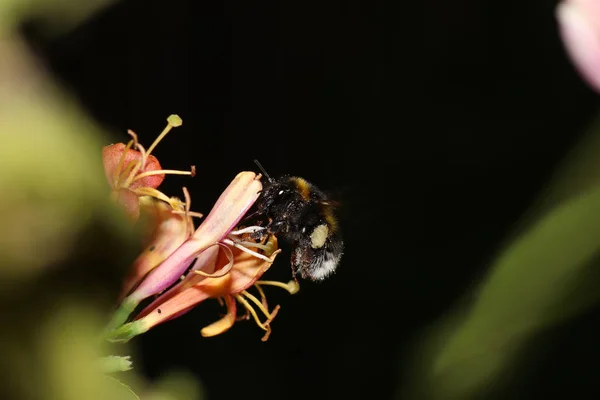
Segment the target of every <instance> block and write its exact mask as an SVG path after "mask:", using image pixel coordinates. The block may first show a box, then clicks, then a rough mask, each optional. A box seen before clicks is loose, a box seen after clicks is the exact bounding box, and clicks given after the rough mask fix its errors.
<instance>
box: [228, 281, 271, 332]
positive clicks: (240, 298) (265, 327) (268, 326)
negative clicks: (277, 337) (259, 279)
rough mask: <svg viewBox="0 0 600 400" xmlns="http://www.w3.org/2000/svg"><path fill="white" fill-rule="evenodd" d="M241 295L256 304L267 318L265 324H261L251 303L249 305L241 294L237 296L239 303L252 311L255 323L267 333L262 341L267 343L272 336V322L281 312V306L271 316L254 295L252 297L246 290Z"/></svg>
mask: <svg viewBox="0 0 600 400" xmlns="http://www.w3.org/2000/svg"><path fill="white" fill-rule="evenodd" d="M241 293H242V294H243V295H244V296H246V297H248V298H249V299H250V300H251V301H252V302H253V303H254V304H256V306H257V307H258V308H259V309H260V310H261V311H262V312H263V314H265V316H266V317H267V320H266V321H265V322H264V323H262V322H260V320H259V318H258V315H257V314H256V311H255V310H254V308H253V307H252V305H251V304H250V303H248V301H247V300H246V299H245V298H244V297H243V296H241V295H240V294H236V295H235V298H236V300H237V301H239V302H240V303H242V304H243V305H244V307H246V310H248V311H250V314H252V316H253V317H254V321H255V322H256V324H257V325H258V326H260V327H261V328H262V329H263V330H265V331H266V333H265V335H264V336H263V337H262V339H261V340H262V341H263V342H265V341H267V339H268V338H269V336H270V335H271V322H272V321H273V319H275V316H276V315H277V313H278V312H279V308H280V307H279V306H275V308H274V309H273V312H271V313H270V314H269V312H268V311H267V310H265V309H264V307H263V305H262V304H261V302H260V301H258V299H257V298H256V297H254V296H253V295H251V294H250V293H248V292H247V291H246V290H244V291H243V292H241Z"/></svg>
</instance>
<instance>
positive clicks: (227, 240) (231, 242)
mask: <svg viewBox="0 0 600 400" xmlns="http://www.w3.org/2000/svg"><path fill="white" fill-rule="evenodd" d="M222 243H224V244H228V245H230V246H233V247H235V248H236V249H240V250H241V251H243V252H244V253H248V254H250V255H253V256H254V257H256V258H259V259H261V260H263V261H267V262H269V263H272V262H273V260H271V259H270V258H269V257H267V256H263V255H262V254H259V253H257V252H255V251H252V250H250V249H248V248H246V247H244V246H242V245H239V244H237V243H235V242H234V241H232V240H231V239H223V241H222Z"/></svg>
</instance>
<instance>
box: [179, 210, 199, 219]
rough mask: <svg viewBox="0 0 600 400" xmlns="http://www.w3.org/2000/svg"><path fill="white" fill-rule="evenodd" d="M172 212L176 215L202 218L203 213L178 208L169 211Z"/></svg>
mask: <svg viewBox="0 0 600 400" xmlns="http://www.w3.org/2000/svg"><path fill="white" fill-rule="evenodd" d="M171 212H172V213H173V214H178V215H189V216H190V217H194V218H202V217H204V214H201V213H199V212H196V211H180V210H173V211H171Z"/></svg>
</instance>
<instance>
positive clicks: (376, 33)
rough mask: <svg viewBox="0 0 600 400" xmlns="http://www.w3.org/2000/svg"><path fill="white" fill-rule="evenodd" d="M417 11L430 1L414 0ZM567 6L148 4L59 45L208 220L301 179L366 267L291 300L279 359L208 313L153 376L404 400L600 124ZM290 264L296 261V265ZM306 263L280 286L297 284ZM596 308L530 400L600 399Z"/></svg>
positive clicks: (96, 100)
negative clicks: (271, 185)
mask: <svg viewBox="0 0 600 400" xmlns="http://www.w3.org/2000/svg"><path fill="white" fill-rule="evenodd" d="M412 3H415V2H412ZM554 6H555V3H554V2H552V1H522V0H512V1H504V2H492V1H474V0H457V1H452V2H448V1H443V0H426V1H422V2H417V4H406V5H401V4H400V3H399V2H383V1H381V0H373V1H358V0H350V1H311V0H309V1H303V2H274V1H265V2H247V1H233V0H225V1H224V2H219V1H218V2H214V1H199V2H194V1H189V0H188V1H186V0H171V1H168V2H165V1H154V0H126V1H121V2H120V3H118V4H117V5H116V6H114V7H111V8H109V9H107V10H105V12H102V13H101V14H99V15H97V16H96V17H94V18H92V19H91V20H90V21H88V22H87V23H86V24H84V25H82V26H81V27H79V28H77V29H76V30H74V31H72V32H70V33H68V34H66V35H64V36H62V37H60V38H53V39H48V38H44V37H42V36H41V35H36V33H35V24H34V25H33V26H32V27H30V28H28V29H29V30H28V32H29V36H30V37H31V39H32V43H33V44H34V46H35V47H36V49H37V51H38V53H39V54H40V55H41V57H43V58H44V59H45V60H46V61H47V63H48V65H49V66H50V68H51V69H52V70H53V72H54V73H55V74H56V75H57V77H58V78H59V79H60V80H61V81H62V83H64V84H66V85H67V86H68V87H69V88H70V89H71V90H72V91H73V93H74V94H75V95H76V96H77V97H78V98H79V99H80V100H81V102H82V103H83V104H84V105H85V106H86V107H87V109H88V111H89V112H90V113H91V114H92V115H94V117H95V118H96V119H97V120H98V121H99V122H100V123H101V124H103V125H104V126H105V127H107V128H109V129H111V130H112V132H114V133H115V136H114V137H113V138H111V139H110V140H111V141H124V140H125V139H126V136H125V132H126V129H128V128H131V129H133V130H134V131H136V132H137V133H138V134H139V136H140V139H141V141H142V143H144V144H146V145H149V144H150V143H151V142H152V141H153V140H154V138H155V136H156V135H157V134H158V133H159V132H160V130H161V129H162V128H163V126H164V124H165V119H166V117H167V116H168V115H169V114H171V113H177V114H179V115H180V116H181V117H182V118H183V121H184V125H183V127H181V128H178V129H176V130H175V131H173V132H172V133H171V134H170V135H169V136H168V137H167V138H166V139H165V140H164V141H163V142H162V143H161V145H160V146H159V147H158V148H157V150H156V152H155V154H156V155H157V156H158V157H159V159H160V160H161V164H162V165H163V166H164V167H166V168H173V169H187V168H188V166H189V165H190V164H195V165H196V167H197V171H198V175H197V176H196V177H195V178H193V179H191V180H190V179H189V178H183V177H170V178H168V179H167V180H166V182H165V184H164V186H163V191H165V192H166V193H168V194H170V195H178V194H180V193H181V192H180V188H181V186H183V185H185V186H187V187H188V188H189V189H190V192H191V194H192V200H193V203H192V204H193V209H194V210H196V211H200V212H204V213H206V212H208V210H210V207H211V204H212V203H213V202H214V200H215V199H216V198H217V197H218V195H219V193H220V192H221V191H222V189H224V188H225V186H226V185H227V184H228V183H229V181H230V180H231V179H232V178H233V177H234V176H235V174H237V173H238V172H239V171H242V170H256V168H255V165H254V164H253V161H252V160H253V159H255V158H257V159H259V160H260V161H261V162H262V164H263V165H264V166H265V168H266V169H267V171H268V172H269V173H270V174H271V175H273V176H279V175H283V174H294V175H300V176H303V177H305V178H307V179H308V180H310V181H312V182H314V183H315V184H317V185H318V186H319V187H321V188H322V189H324V190H326V191H329V192H330V193H331V194H332V196H333V197H335V198H336V199H338V200H339V201H341V202H342V204H343V205H342V207H341V209H340V210H339V217H340V220H341V225H342V229H343V232H344V236H345V240H346V254H345V257H344V259H343V262H342V264H341V266H340V268H339V273H338V274H337V275H336V276H335V277H334V278H332V279H330V280H328V281H326V282H325V283H323V284H312V283H308V282H306V283H303V285H302V289H301V292H300V293H299V294H298V295H295V296H289V295H286V294H285V293H281V292H279V291H278V289H275V288H273V289H271V290H270V291H269V293H270V296H269V298H270V300H271V302H273V303H275V302H276V303H279V304H281V305H282V309H281V311H280V313H279V315H278V316H277V318H276V320H275V321H274V323H273V330H274V331H273V334H272V335H271V338H270V339H269V341H268V342H267V343H262V342H261V341H260V337H261V331H260V330H259V329H258V328H257V327H256V326H255V325H253V324H252V323H250V322H243V323H238V324H236V326H235V327H234V328H233V329H232V330H230V331H229V332H227V333H226V334H224V335H221V336H219V337H216V338H211V339H203V338H202V337H201V336H200V334H199V330H200V329H201V328H202V327H203V326H205V325H207V324H208V323H210V322H212V321H213V320H215V319H216V318H217V317H218V315H219V313H220V312H221V311H222V310H221V309H220V308H219V306H218V305H217V304H216V302H213V303H206V304H203V305H202V306H201V307H199V308H198V309H196V310H194V311H193V312H191V313H189V314H187V315H185V316H184V317H182V318H179V319H177V320H174V321H172V322H169V323H168V324H164V325H161V326H159V327H157V328H156V329H154V330H152V331H150V332H149V333H147V334H145V335H143V336H142V337H140V338H139V339H136V340H135V341H134V346H136V348H137V352H138V353H139V354H138V356H137V358H136V359H137V360H138V368H139V369H140V370H141V371H143V372H144V373H145V374H147V375H148V376H150V377H156V376H159V375H160V374H161V373H163V372H164V371H166V370H168V369H169V368H172V367H182V368H187V369H191V370H193V371H194V373H196V374H197V375H198V376H199V377H200V378H201V379H202V381H203V382H204V384H205V385H206V390H207V394H208V396H209V398H210V399H212V400H218V399H232V398H239V397H240V396H245V397H246V398H250V399H254V398H261V399H265V400H266V399H305V398H314V399H321V398H323V399H325V398H337V397H339V398H345V399H388V398H391V397H392V395H393V393H394V391H395V390H396V389H397V388H398V387H402V385H404V384H405V381H404V379H405V377H404V375H403V373H402V371H403V368H405V367H407V365H403V360H404V359H405V356H407V355H409V354H410V351H411V344H412V343H413V340H414V339H415V337H417V336H418V334H419V333H420V331H421V329H422V328H424V327H425V326H427V324H430V323H432V322H433V321H435V320H436V318H437V317H439V316H441V315H443V314H444V313H445V312H447V311H448V310H450V309H451V307H452V305H453V304H454V303H455V302H456V301H457V299H459V298H460V296H461V295H462V294H464V293H466V291H467V290H468V289H469V288H471V287H472V286H473V284H474V283H475V282H477V279H478V278H479V277H480V276H481V274H482V273H483V272H484V271H485V267H486V263H487V262H488V261H489V260H490V258H491V257H492V256H493V254H494V251H495V250H496V249H497V248H498V246H499V245H500V241H501V240H502V239H503V238H504V237H505V236H506V235H507V234H508V233H509V232H510V229H511V227H513V226H514V224H515V223H516V221H518V219H519V217H520V216H521V215H522V214H523V213H524V212H525V211H526V209H527V207H528V205H530V203H531V201H532V200H533V199H534V198H535V195H536V193H537V192H538V191H539V190H540V189H541V188H542V187H543V185H544V184H545V183H546V182H547V179H548V177H549V176H550V173H551V171H552V169H553V168H554V167H555V166H556V164H557V162H558V161H559V160H560V159H561V158H562V157H563V156H564V155H565V154H566V152H567V150H568V149H569V148H570V146H571V145H572V144H573V143H575V141H576V140H577V139H578V137H580V134H581V132H582V129H583V128H584V127H585V126H586V125H587V124H588V123H589V122H590V120H591V117H592V116H593V113H594V111H595V110H596V107H597V106H598V98H597V96H596V95H595V94H594V93H592V92H591V90H589V89H588V88H587V87H586V86H585V85H584V83H583V82H582V81H581V80H580V79H579V77H578V75H577V74H576V73H575V71H574V69H573V67H572V66H571V65H570V63H569V62H568V60H567V59H566V57H565V54H564V51H563V48H562V45H561V43H560V41H559V38H558V36H557V28H556V23H555V19H554ZM287 254H289V252H288V253H287ZM287 262H288V260H287V256H283V257H280V258H279V259H278V262H277V263H276V268H275V267H274V268H273V269H272V270H271V271H269V276H270V277H272V278H278V279H281V280H288V279H289V270H288V269H287V268H288V265H287ZM597 316H598V313H597V312H596V313H593V312H592V313H588V314H587V315H586V316H583V317H580V318H578V319H576V320H574V321H572V322H571V323H569V324H568V325H566V326H563V327H561V328H560V329H555V330H554V332H553V333H551V334H552V335H554V342H553V343H554V345H553V346H552V347H551V348H550V349H549V351H548V352H547V353H545V354H544V355H543V359H542V361H543V362H537V363H533V364H532V365H530V366H529V367H528V368H527V371H525V370H524V372H523V374H522V375H517V377H516V378H515V379H514V380H513V381H511V388H510V390H512V391H513V393H514V395H515V396H518V397H519V398H523V397H529V396H532V395H533V394H536V395H541V394H563V395H567V394H573V393H574V391H576V390H579V391H581V393H583V392H586V393H587V394H588V395H589V394H591V393H592V392H593V391H595V393H596V394H598V393H599V391H598V389H597V387H596V385H595V384H594V382H595V381H596V380H597V377H598V374H597V373H596V372H595V371H597V369H596V368H595V366H594V364H593V363H594V359H597V357H598V356H599V355H600V348H599V347H598V345H597V343H598V330H597V328H594V324H593V320H594V319H595V318H596V317H597Z"/></svg>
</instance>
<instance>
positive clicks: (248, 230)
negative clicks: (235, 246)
mask: <svg viewBox="0 0 600 400" xmlns="http://www.w3.org/2000/svg"><path fill="white" fill-rule="evenodd" d="M264 229H267V228H265V227H264V226H249V227H247V228H243V229H240V230H237V231H231V232H229V234H230V235H235V236H237V235H243V234H244V233H254V232H258V231H262V230H264Z"/></svg>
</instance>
